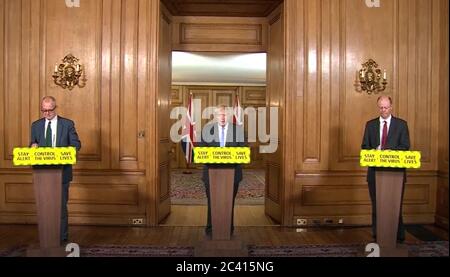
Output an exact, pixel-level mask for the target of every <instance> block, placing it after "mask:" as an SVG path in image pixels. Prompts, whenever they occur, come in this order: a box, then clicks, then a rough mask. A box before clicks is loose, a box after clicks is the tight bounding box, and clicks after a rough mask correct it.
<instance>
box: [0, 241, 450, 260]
mask: <svg viewBox="0 0 450 277" xmlns="http://www.w3.org/2000/svg"><path fill="white" fill-rule="evenodd" d="M404 245H405V246H406V247H407V248H408V253H409V256H410V257H443V256H447V257H448V255H449V248H448V247H449V244H448V241H428V242H419V243H405V244H404ZM25 250H26V247H25V246H19V247H15V248H11V249H6V250H3V251H0V257H20V256H24V254H25ZM80 250H81V252H80V256H81V257H193V256H194V248H193V247H176V246H173V247H167V246H139V245H123V246H120V245H94V246H89V247H83V246H80ZM248 254H249V257H363V256H365V254H366V253H364V245H363V244H348V245H336V244H335V245H299V246H255V245H250V246H249V247H248Z"/></svg>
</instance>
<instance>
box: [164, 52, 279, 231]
mask: <svg viewBox="0 0 450 277" xmlns="http://www.w3.org/2000/svg"><path fill="white" fill-rule="evenodd" d="M266 56H267V54H266V53H232V52H231V53H230V52H178V51H174V52H173V53H172V88H171V89H172V94H171V105H170V106H171V109H178V108H180V107H187V105H188V96H189V95H192V98H193V99H197V100H200V101H201V102H196V103H195V104H194V110H195V111H203V110H204V109H205V108H206V107H212V106H217V105H221V104H222V105H226V106H228V107H233V108H234V107H240V108H242V109H243V110H244V109H254V110H255V111H256V110H257V109H258V108H261V107H265V106H266V67H267V63H266V61H267V58H266ZM197 103H198V104H199V105H196V104H197ZM210 119H211V118H210ZM210 119H205V118H203V119H202V118H196V112H194V118H193V121H194V122H196V127H197V128H196V129H197V133H199V132H201V127H202V126H205V124H206V123H207V122H208V121H209V120H210ZM242 119H243V120H242V125H243V126H244V132H245V136H246V141H248V145H249V147H250V148H251V153H252V155H251V158H252V162H251V163H250V164H248V165H244V166H243V180H242V181H241V183H240V186H239V190H238V194H237V196H236V203H235V224H236V226H267V225H273V224H275V222H274V221H273V220H272V219H271V218H270V217H269V216H267V215H266V214H265V212H264V200H265V190H266V189H265V175H266V174H265V167H264V158H263V154H261V153H260V151H259V146H260V142H259V141H258V140H257V139H256V138H252V136H254V135H250V139H249V130H250V127H249V126H250V125H251V124H253V126H252V128H254V130H253V131H255V134H256V133H257V130H256V128H257V122H250V120H249V117H248V116H246V115H245V113H243V115H242ZM231 120H232V118H231V117H230V121H231ZM251 131H252V130H250V132H251ZM172 149H174V151H173V153H174V155H173V156H172V160H171V176H170V180H171V185H170V197H171V199H170V200H171V201H170V202H171V205H172V206H171V214H170V215H169V216H168V217H167V218H166V219H165V220H164V221H163V222H162V224H163V225H170V226H174V225H175V226H203V225H204V224H205V222H206V207H207V206H206V205H207V200H206V193H205V188H204V185H203V182H202V181H201V174H202V166H201V165H195V164H189V163H187V162H186V159H185V156H184V155H183V152H182V150H181V145H180V143H173V145H172Z"/></svg>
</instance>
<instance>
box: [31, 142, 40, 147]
mask: <svg viewBox="0 0 450 277" xmlns="http://www.w3.org/2000/svg"><path fill="white" fill-rule="evenodd" d="M38 146H39V145H38V144H37V143H33V144H32V145H31V147H38Z"/></svg>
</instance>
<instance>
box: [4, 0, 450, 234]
mask: <svg viewBox="0 0 450 277" xmlns="http://www.w3.org/2000/svg"><path fill="white" fill-rule="evenodd" d="M365 2H366V1H360V0H285V1H284V3H283V5H281V6H280V7H279V8H278V9H277V10H274V11H273V12H272V14H271V15H269V16H268V17H266V18H251V17H248V18H240V17H237V18H232V17H224V18H222V17H202V18H201V17H195V18H194V17H190V16H187V17H184V16H181V17H177V16H174V17H171V16H170V15H169V14H167V13H168V11H167V10H165V8H164V7H163V6H162V5H161V4H160V3H159V1H154V0H126V1H125V0H90V1H82V2H81V3H82V5H81V7H80V8H68V7H66V6H65V1H63V0H0V53H1V54H0V222H1V223H5V222H14V223H32V222H35V220H36V219H35V208H34V197H33V193H32V183H31V182H32V180H31V170H30V169H29V168H14V167H13V166H12V156H11V154H12V149H13V147H16V146H26V145H28V143H29V142H28V140H29V138H28V137H29V127H30V124H31V123H32V122H33V121H34V120H36V119H38V118H39V117H40V112H39V102H40V99H41V98H42V97H43V96H44V95H54V96H55V97H56V98H57V100H58V112H59V113H60V115H62V116H66V117H68V118H71V119H73V120H74V121H75V123H76V127H77V130H78V132H79V135H80V138H81V141H82V149H81V152H80V155H79V157H78V160H79V163H78V164H77V165H76V166H75V174H74V181H73V183H72V187H71V190H70V200H69V214H70V222H72V223H80V224H131V222H132V221H133V219H135V218H139V219H142V220H143V224H148V225H155V224H157V223H158V220H159V219H160V218H161V217H163V216H164V215H165V214H167V212H168V209H169V208H170V206H169V205H168V201H167V199H168V185H167V184H168V179H167V178H166V177H167V172H168V168H169V167H168V164H169V161H168V160H167V159H166V160H165V158H167V157H169V156H170V154H169V153H170V152H171V149H170V147H171V146H170V143H168V140H167V132H166V131H167V129H165V130H166V131H164V128H165V127H167V126H169V125H168V124H166V123H167V122H170V121H169V120H168V119H167V118H168V115H167V111H168V107H169V97H170V95H168V93H170V86H169V85H170V83H169V82H168V81H169V80H170V78H169V77H168V75H167V74H168V73H167V72H168V71H167V70H168V66H169V65H170V59H167V60H163V58H162V57H166V56H167V55H168V53H169V51H170V48H171V49H172V50H184V51H237V52H268V55H269V57H268V84H267V93H266V98H265V101H266V105H271V106H276V107H279V116H280V122H279V126H280V129H279V137H280V142H279V148H278V150H279V151H277V152H276V153H274V154H270V155H267V157H266V158H265V165H266V177H267V178H266V179H267V180H268V186H267V187H266V189H267V190H266V196H268V201H266V208H267V209H266V212H267V213H268V214H270V215H272V216H273V217H274V218H275V219H281V222H282V224H284V225H295V224H296V222H297V219H301V218H306V219H319V220H323V219H325V218H326V219H333V220H335V221H334V222H336V221H337V220H339V219H343V221H344V224H346V223H349V224H352V223H354V224H367V223H370V209H371V207H370V203H369V200H368V199H369V198H368V191H367V185H366V181H365V174H366V173H365V169H364V168H361V167H360V166H359V163H358V153H359V149H360V145H361V140H362V135H363V128H364V124H365V122H366V121H367V120H369V119H371V118H374V117H376V116H377V108H376V98H377V97H378V94H375V95H367V94H366V93H360V92H357V91H355V88H354V79H355V72H356V70H358V69H359V68H360V67H361V63H363V62H365V61H366V60H367V59H369V58H372V59H374V60H375V61H376V62H377V63H378V64H379V65H380V66H381V67H382V68H386V69H387V72H388V83H389V84H388V87H387V89H386V91H385V92H384V93H385V94H388V95H390V96H391V97H392V98H393V100H394V115H397V116H399V117H401V118H404V119H406V120H407V121H408V124H409V128H410V133H411V142H412V149H414V150H419V151H421V152H422V157H423V159H422V168H421V169H420V170H409V171H408V184H407V187H406V192H405V207H404V209H403V211H404V215H405V219H406V222H420V223H430V222H434V221H436V222H438V223H439V224H441V225H444V226H445V225H446V226H448V117H449V115H448V94H449V92H448V77H447V76H448V3H447V0H380V3H381V6H380V7H379V8H369V7H367V6H366V4H365ZM161 9H162V11H161ZM163 13H166V18H165V19H164V18H163V16H162V15H161V14H163ZM166 19H168V20H166ZM165 22H166V23H165ZM217 30H221V31H220V32H219V31H217ZM170 32H172V34H170ZM218 35H220V37H218ZM170 40H171V41H172V44H173V45H172V46H173V47H169V46H168V44H169V42H168V41H170ZM165 42H167V43H165ZM68 53H72V54H73V55H75V56H76V57H77V58H79V59H80V62H81V63H82V64H84V65H85V68H86V77H87V79H88V81H87V85H86V87H84V88H82V89H80V88H75V89H74V90H72V91H67V90H62V89H61V88H59V87H57V86H56V85H55V84H54V83H53V80H52V77H51V74H52V71H53V68H54V65H55V63H57V62H59V61H60V60H61V59H62V58H63V57H64V56H65V55H66V54H68ZM164 55H166V56H164ZM196 93H197V94H198V95H199V97H210V96H207V94H205V93H203V92H201V91H198V92H196ZM231 93H232V92H231ZM229 94H230V92H228V94H227V93H225V94H223V95H222V96H223V97H224V98H222V99H228V98H229ZM227 97H228V98H227ZM241 100H242V101H243V100H244V99H241ZM182 101H185V100H182ZM184 104H185V103H184ZM252 105H253V104H252ZM155 126H157V127H156V128H155ZM166 154H167V155H166ZM165 178H166V179H165ZM161 184H166V185H164V186H161ZM270 199H272V200H270ZM273 200H276V201H273ZM161 201H162V202H161ZM270 201H272V202H270ZM321 222H323V221H321Z"/></svg>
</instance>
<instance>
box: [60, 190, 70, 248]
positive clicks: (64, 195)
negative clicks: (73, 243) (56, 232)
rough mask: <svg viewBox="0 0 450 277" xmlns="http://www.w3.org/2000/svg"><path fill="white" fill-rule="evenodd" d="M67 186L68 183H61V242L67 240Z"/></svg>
mask: <svg viewBox="0 0 450 277" xmlns="http://www.w3.org/2000/svg"><path fill="white" fill-rule="evenodd" d="M69 184H70V183H65V184H64V183H63V184H62V191H61V229H60V230H61V234H60V240H61V241H64V240H67V239H68V238H69V213H68V211H67V201H69Z"/></svg>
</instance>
